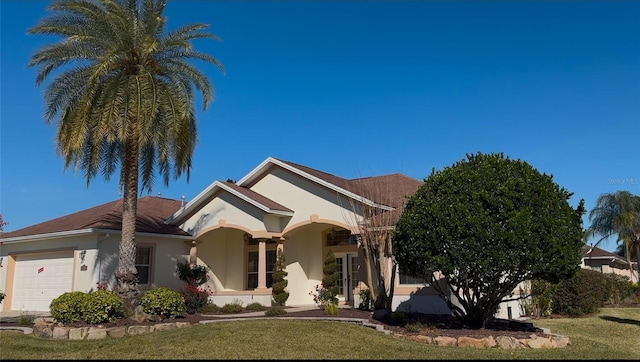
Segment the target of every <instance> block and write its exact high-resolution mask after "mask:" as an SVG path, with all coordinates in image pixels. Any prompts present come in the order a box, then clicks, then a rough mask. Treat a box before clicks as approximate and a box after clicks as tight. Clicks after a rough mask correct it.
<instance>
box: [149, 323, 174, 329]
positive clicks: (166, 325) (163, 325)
mask: <svg viewBox="0 0 640 362" xmlns="http://www.w3.org/2000/svg"><path fill="white" fill-rule="evenodd" d="M175 328H176V324H175V323H160V324H156V325H155V327H154V328H153V330H154V331H163V330H165V329H175Z"/></svg>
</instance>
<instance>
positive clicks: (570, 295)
mask: <svg viewBox="0 0 640 362" xmlns="http://www.w3.org/2000/svg"><path fill="white" fill-rule="evenodd" d="M607 288H608V279H607V277H606V276H605V275H604V274H602V273H600V272H597V271H595V270H589V269H580V270H579V271H578V272H577V273H576V275H575V276H573V277H572V278H570V279H565V280H562V281H560V283H559V284H558V289H557V291H556V293H555V295H554V297H553V302H552V305H553V310H554V312H556V313H559V314H563V315H567V316H570V317H580V316H584V315H589V314H593V313H595V312H597V311H598V309H599V308H600V307H602V306H603V305H604V302H605V300H607V298H608V291H607Z"/></svg>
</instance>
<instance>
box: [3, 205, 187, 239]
mask: <svg viewBox="0 0 640 362" xmlns="http://www.w3.org/2000/svg"><path fill="white" fill-rule="evenodd" d="M180 206H181V201H179V200H172V199H166V198H162V197H157V196H144V197H142V198H139V199H138V212H137V222H136V232H143V233H154V234H169V235H181V236H187V235H190V234H189V233H187V232H185V231H184V230H182V229H180V228H179V227H177V226H172V225H167V224H165V223H164V221H165V220H166V219H167V218H169V216H171V215H172V214H173V213H174V212H176V211H178V209H179V208H180ZM82 229H106V230H122V199H119V200H115V201H111V202H107V203H105V204H102V205H98V206H95V207H92V208H89V209H85V210H82V211H78V212H75V213H72V214H69V215H65V216H62V217H59V218H56V219H52V220H48V221H45V222H42V223H40V224H36V225H31V226H27V227H25V228H22V229H19V230H15V231H11V232H6V233H2V238H3V239H8V238H14V237H19V236H29V235H40V234H49V233H56V232H64V231H73V230H82Z"/></svg>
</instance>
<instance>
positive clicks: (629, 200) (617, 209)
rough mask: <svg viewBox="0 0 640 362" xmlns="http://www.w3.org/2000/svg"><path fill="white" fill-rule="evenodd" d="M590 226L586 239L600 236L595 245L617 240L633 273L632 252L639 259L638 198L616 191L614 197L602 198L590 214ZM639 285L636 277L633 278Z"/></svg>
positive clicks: (611, 194) (611, 195)
mask: <svg viewBox="0 0 640 362" xmlns="http://www.w3.org/2000/svg"><path fill="white" fill-rule="evenodd" d="M589 221H590V222H591V226H589V228H588V229H587V231H586V233H585V237H587V238H588V237H594V236H600V237H601V238H600V239H599V240H598V241H597V242H596V243H595V245H594V246H598V244H600V242H601V241H602V240H604V239H607V238H609V237H611V236H614V235H615V236H616V237H617V242H618V243H619V245H620V247H624V249H625V253H624V254H625V255H626V257H627V262H628V263H629V268H630V270H631V273H632V281H633V264H632V261H631V255H632V252H631V251H632V250H635V252H634V254H635V255H636V260H637V259H638V258H637V256H638V255H640V196H638V195H633V194H631V193H630V192H628V191H616V192H615V193H607V194H602V195H600V196H599V197H598V199H597V201H596V206H595V207H594V208H593V209H592V210H591V211H590V212H589ZM636 281H638V274H636Z"/></svg>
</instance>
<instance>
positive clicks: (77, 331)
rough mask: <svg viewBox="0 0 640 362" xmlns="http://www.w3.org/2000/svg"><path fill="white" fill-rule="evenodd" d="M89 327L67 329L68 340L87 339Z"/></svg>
mask: <svg viewBox="0 0 640 362" xmlns="http://www.w3.org/2000/svg"><path fill="white" fill-rule="evenodd" d="M88 333H89V327H80V328H71V329H69V339H73V340H80V339H85V338H87V334H88Z"/></svg>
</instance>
